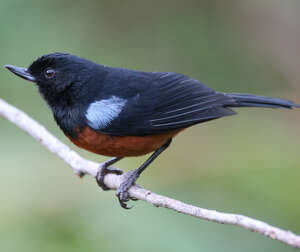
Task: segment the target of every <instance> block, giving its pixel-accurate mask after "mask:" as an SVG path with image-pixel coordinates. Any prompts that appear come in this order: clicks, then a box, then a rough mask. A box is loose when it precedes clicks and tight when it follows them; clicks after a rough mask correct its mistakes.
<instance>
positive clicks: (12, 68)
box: [4, 65, 36, 82]
mask: <svg viewBox="0 0 300 252" xmlns="http://www.w3.org/2000/svg"><path fill="white" fill-rule="evenodd" d="M4 67H5V68H6V69H8V70H9V71H11V72H12V73H14V74H15V75H18V76H20V77H21V78H23V79H25V80H28V81H32V82H35V81H36V79H35V77H34V76H32V75H31V74H30V73H29V72H28V71H27V68H24V67H17V66H12V65H5V66H4Z"/></svg>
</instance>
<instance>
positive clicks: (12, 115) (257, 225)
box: [0, 99, 300, 248]
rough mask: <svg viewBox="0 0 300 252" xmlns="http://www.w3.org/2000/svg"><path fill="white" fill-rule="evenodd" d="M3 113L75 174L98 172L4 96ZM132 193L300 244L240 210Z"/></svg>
mask: <svg viewBox="0 0 300 252" xmlns="http://www.w3.org/2000/svg"><path fill="white" fill-rule="evenodd" d="M0 116H2V117H4V118H5V119H7V120H9V121H10V122H12V123H14V124H16V125H17V126H18V127H19V128H21V129H22V130H23V131H25V132H26V133H28V134H29V135H31V136H32V137H34V138H35V139H36V140H38V141H39V142H40V143H41V144H43V145H44V146H45V147H47V148H48V149H49V150H50V151H51V152H53V153H54V154H56V155H58V156H59V157H60V158H62V159H63V160H64V161H65V162H66V163H67V164H68V165H70V166H71V167H72V168H73V170H74V172H75V174H78V175H81V174H89V175H91V176H93V177H95V176H96V174H97V171H98V168H99V164H97V163H95V162H92V161H89V160H86V159H84V158H82V157H80V156H79V155H78V154H77V153H76V152H75V151H73V150H71V149H70V148H69V147H67V146H66V145H65V144H63V143H62V142H60V141H59V140H58V139H57V138H56V137H54V136H53V135H51V134H50V133H49V132H48V131H47V130H46V129H45V127H43V126H42V125H40V124H39V123H38V122H36V121H34V120H33V119H31V118H30V117H29V116H28V115H26V114H25V113H24V112H22V111H20V110H19V109H17V108H15V107H13V106H11V105H9V104H8V103H6V102H5V101H3V100H1V99H0ZM123 176H124V175H121V176H120V175H114V174H108V175H106V176H105V179H104V183H105V185H106V186H107V187H109V188H111V189H113V190H115V189H117V188H118V187H119V186H120V184H121V183H122V179H123ZM129 194H130V196H131V197H134V198H137V199H139V200H144V201H146V202H148V203H150V204H153V205H154V206H157V207H164V208H169V209H171V210H174V211H176V212H179V213H183V214H187V215H191V216H194V217H196V218H199V219H204V220H208V221H213V222H217V223H221V224H230V225H236V226H240V227H243V228H245V229H248V230H251V231H255V232H257V233H260V234H262V235H264V236H267V237H269V238H271V239H275V240H278V241H281V242H283V243H285V244H288V245H290V246H292V247H295V248H300V236H298V235H296V234H294V233H292V232H290V231H285V230H282V229H280V228H277V227H273V226H271V225H269V224H267V223H265V222H262V221H259V220H255V219H252V218H249V217H246V216H243V215H239V214H228V213H221V212H217V211H215V210H207V209H203V208H200V207H196V206H192V205H188V204H185V203H183V202H180V201H178V200H175V199H171V198H168V197H165V196H161V195H159V194H156V193H153V192H151V191H149V190H146V189H143V188H141V187H138V186H132V187H131V188H130V190H129Z"/></svg>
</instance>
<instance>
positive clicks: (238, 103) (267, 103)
mask: <svg viewBox="0 0 300 252" xmlns="http://www.w3.org/2000/svg"><path fill="white" fill-rule="evenodd" d="M226 95H228V96H230V97H231V98H233V100H234V102H235V103H233V104H230V105H229V107H266V108H287V109H292V108H293V107H296V108H300V105H298V104H296V103H294V102H292V101H289V100H283V99H279V98H272V97H266V96H258V95H251V94H238V93H229V94H226Z"/></svg>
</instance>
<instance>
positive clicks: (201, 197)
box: [0, 0, 300, 252]
mask: <svg viewBox="0 0 300 252" xmlns="http://www.w3.org/2000/svg"><path fill="white" fill-rule="evenodd" d="M299 11H300V5H299V1H298V0H287V1H279V0H260V1H258V0H254V1H250V0H239V1H238V0H236V1H235V0H228V1H221V0H219V1H217V0H213V1H208V0H207V1H188V0H187V1H171V0H166V1H144V0H139V1H133V0H128V1H112V0H110V1H108V0H107V1H105V0H102V1H96V0H94V1H70V0H52V1H38V0H27V1H22V0H0V31H1V35H0V65H4V64H15V65H19V66H28V65H29V64H30V63H31V62H32V61H33V60H34V59H35V58H36V57H38V56H40V55H42V54H45V53H50V52H55V51H62V52H69V53H73V54H76V55H79V56H82V57H85V58H88V59H90V60H94V61H96V62H99V63H102V64H105V65H111V66H116V67H124V68H132V69H138V70H144V71H174V72H179V73H184V74H187V75H189V76H191V77H193V78H196V79H199V80H200V81H202V82H203V83H205V84H206V85H208V86H210V87H213V88H215V89H217V90H219V91H224V92H229V91H231V92H249V93H257V94H261V95H269V96H278V97H283V98H289V99H292V100H295V101H296V102H298V103H300V86H299V81H300V74H299V72H300V71H298V70H299V69H298V68H299V65H300V62H299V59H300V55H299V52H300V46H299V45H300V30H299V27H300V17H299ZM0 80H1V81H0V97H1V98H3V99H5V100H6V101H8V102H9V103H12V104H13V105H15V106H17V107H19V108H21V109H22V110H24V111H25V112H26V113H28V114H29V115H30V116H32V117H33V118H34V119H36V120H38V121H39V122H40V123H42V124H43V125H45V126H46V127H47V128H48V129H49V130H50V131H51V132H52V133H53V134H54V135H56V136H58V137H59V139H61V140H62V141H63V142H65V143H67V144H68V145H69V146H71V147H72V148H73V149H74V150H76V151H78V152H79V153H80V154H82V155H83V156H84V157H86V158H89V159H92V160H94V161H98V162H101V161H104V160H105V157H101V156H97V155H94V154H90V153H87V152H86V151H82V150H79V149H78V148H77V147H74V146H72V144H70V143H68V141H67V139H66V138H65V137H64V136H63V134H62V133H61V132H60V131H59V129H58V128H57V126H56V125H55V122H54V120H53V118H52V115H51V112H50V110H49V109H48V108H47V106H46V104H45V103H44V101H43V100H42V98H41V97H40V96H39V94H38V92H37V89H36V87H35V86H34V85H33V84H32V83H29V82H26V81H24V80H22V79H19V78H17V77H16V76H13V75H12V74H10V73H9V72H8V71H7V70H5V69H0ZM236 110H237V111H238V112H239V115H237V116H233V117H228V118H224V119H220V120H216V121H211V122H208V123H205V124H201V125H197V126H195V127H192V128H190V129H189V130H186V131H184V132H183V133H181V134H180V135H179V136H178V137H176V139H175V141H174V142H173V144H172V145H171V147H170V148H169V149H168V150H167V151H166V152H165V153H164V154H163V155H161V156H160V157H159V159H158V160H157V161H156V162H154V163H153V164H152V165H151V167H150V168H149V170H147V171H146V172H145V173H144V174H143V176H142V177H141V178H140V179H139V184H140V185H142V186H144V187H146V188H148V189H150V190H153V191H155V192H158V193H160V194H163V195H167V196H170V197H174V198H176V199H178V200H182V201H184V202H187V203H190V204H194V205H197V206H200V207H203V208H208V209H216V210H218V211H224V212H232V213H240V214H243V215H247V216H250V217H253V218H257V219H261V220H264V221H266V222H268V223H270V224H273V225H276V226H279V227H282V228H284V229H289V230H292V231H294V232H296V233H298V234H299V233H300V199H299V191H300V183H299V178H300V167H299V165H300V155H299V154H300V153H299V141H300V137H299V127H300V111H295V110H294V111H289V110H269V109H236ZM0 129H1V131H0V132H1V133H0V139H1V141H0V157H1V158H0V169H1V182H0V200H1V207H0V251H13V252H14V251H23V252H25V251H30V252H35V251H119V250H120V249H122V251H143V250H144V251H154V250H155V251H166V250H167V251H168V250H170V251H191V252H192V251H230V252H235V251H272V252H276V251H278V252H282V251H283V252H285V251H294V249H292V248H290V247H288V246H286V245H284V244H281V243H279V242H277V241H272V240H270V239H267V238H265V237H263V236H261V235H258V234H257V233H253V232H249V231H246V230H244V229H241V228H238V227H232V226H227V225H220V224H214V223H210V222H206V221H203V220H198V219H195V218H192V217H190V216H184V215H180V214H177V213H175V212H172V211H170V210H166V209H162V208H158V209H157V208H155V207H153V206H151V205H149V204H146V203H144V202H133V203H131V204H132V205H134V208H133V209H132V210H130V211H125V210H123V209H121V208H120V207H119V205H118V202H117V199H116V197H115V196H114V193H113V192H105V193H104V192H102V191H101V190H100V189H99V188H98V187H97V185H96V183H95V181H94V180H93V179H91V178H90V177H86V178H84V179H82V180H79V179H78V178H77V177H75V176H73V174H72V170H71V169H70V167H68V166H67V165H66V164H65V163H64V162H63V161H62V160H60V159H59V158H58V157H57V156H55V155H53V154H52V153H50V152H49V151H47V150H46V149H45V148H44V147H42V146H41V145H40V144H39V143H37V142H36V141H35V140H33V138H32V137H30V136H28V135H26V134H24V133H23V132H22V131H21V130H19V129H18V128H16V127H15V126H14V125H12V124H11V123H9V122H8V121H6V120H4V119H1V118H0ZM145 158H146V157H141V158H128V159H125V160H124V161H122V162H120V163H119V165H118V166H119V167H120V168H122V169H124V170H129V169H133V168H136V167H137V166H138V165H140V164H141V162H143V161H144V160H145Z"/></svg>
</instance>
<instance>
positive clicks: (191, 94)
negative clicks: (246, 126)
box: [149, 73, 235, 133]
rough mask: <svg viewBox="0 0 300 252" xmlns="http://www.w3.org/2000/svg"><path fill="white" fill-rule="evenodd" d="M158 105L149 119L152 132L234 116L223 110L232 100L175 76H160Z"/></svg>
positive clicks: (192, 81) (165, 74) (191, 80)
mask: <svg viewBox="0 0 300 252" xmlns="http://www.w3.org/2000/svg"><path fill="white" fill-rule="evenodd" d="M157 75H158V79H157V85H158V90H159V91H158V93H159V96H158V97H157V98H158V99H157V102H156V104H155V106H154V110H153V113H152V115H151V117H150V119H149V121H150V127H151V130H152V132H157V133H160V132H164V131H168V130H173V129H179V128H185V127H189V126H192V125H194V124H196V123H200V122H204V121H209V120H213V119H216V118H219V117H223V116H229V115H233V114H235V112H234V111H232V110H230V109H228V108H226V107H224V106H225V105H229V104H232V103H233V100H232V98H230V97H228V96H226V95H224V94H222V93H218V92H216V91H214V90H213V89H211V88H208V87H206V86H205V85H203V84H202V83H200V82H199V81H197V80H195V79H192V78H189V77H187V76H185V75H182V74H176V73H158V74H157Z"/></svg>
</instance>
